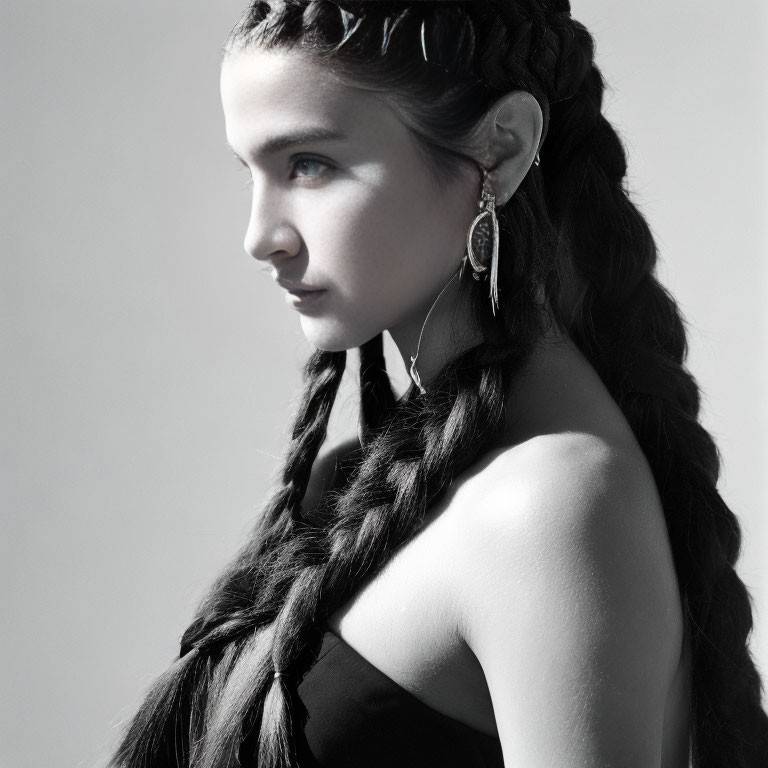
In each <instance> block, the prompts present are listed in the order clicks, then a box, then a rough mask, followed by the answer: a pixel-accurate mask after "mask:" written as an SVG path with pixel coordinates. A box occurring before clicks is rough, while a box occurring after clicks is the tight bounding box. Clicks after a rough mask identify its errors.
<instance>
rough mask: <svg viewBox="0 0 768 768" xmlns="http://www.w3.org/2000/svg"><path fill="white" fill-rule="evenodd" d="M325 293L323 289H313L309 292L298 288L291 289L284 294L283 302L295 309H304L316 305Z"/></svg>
mask: <svg viewBox="0 0 768 768" xmlns="http://www.w3.org/2000/svg"><path fill="white" fill-rule="evenodd" d="M326 293H327V291H326V290H325V289H314V290H311V291H307V290H303V289H300V288H293V289H290V290H288V291H287V292H286V294H285V300H286V302H288V303H289V304H291V305H293V306H294V307H296V308H297V309H304V308H305V307H311V306H313V305H314V304H316V303H317V302H318V301H319V300H320V299H321V298H322V297H323V296H324V295H325V294H326Z"/></svg>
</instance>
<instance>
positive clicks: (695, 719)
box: [111, 0, 768, 768]
mask: <svg viewBox="0 0 768 768" xmlns="http://www.w3.org/2000/svg"><path fill="white" fill-rule="evenodd" d="M422 30H423V32H424V37H423V40H424V43H425V45H424V47H422V46H421V45H420V44H419V40H420V35H421V34H422ZM249 46H262V47H264V48H285V49H291V48H295V47H301V49H302V52H303V53H305V54H307V55H310V56H313V57H315V58H316V59H317V60H318V61H321V62H324V63H326V64H327V65H328V66H329V67H330V68H331V69H332V71H333V72H334V74H336V75H337V76H338V77H339V78H340V79H342V80H344V79H347V80H348V81H349V82H353V83H354V84H355V85H357V86H358V87H364V88H369V89H371V90H377V91H379V92H381V93H382V94H385V95H386V97H387V98H388V99H389V100H390V102H391V105H392V107H393V109H395V110H396V111H397V113H398V114H399V116H400V117H401V118H402V120H403V122H404V124H405V125H406V126H407V127H408V128H409V129H410V130H411V132H412V134H413V136H414V138H415V140H416V142H417V145H418V146H419V147H420V148H421V149H423V151H424V157H425V160H426V161H427V163H428V164H429V167H430V168H431V169H432V170H433V171H434V172H435V173H436V174H437V175H440V174H447V175H450V174H451V173H452V172H453V171H454V170H455V168H456V167H457V164H459V163H461V162H464V158H465V157H466V154H467V148H468V147H470V146H472V142H473V128H474V127H475V126H476V125H477V124H478V122H479V120H480V118H481V117H482V116H483V114H484V113H485V111H486V110H487V109H488V108H489V107H490V105H491V104H493V103H494V101H495V100H497V99H498V98H499V97H501V96H503V95H504V94H506V93H508V92H510V91H512V90H526V91H528V92H529V93H531V94H532V95H533V96H534V97H535V98H536V100H537V101H538V103H539V104H540V106H541V109H542V113H543V116H544V134H545V140H544V144H543V149H542V157H543V161H542V163H541V165H540V166H536V167H533V168H532V169H531V171H530V173H529V174H528V175H527V176H526V178H525V179H524V180H523V182H522V183H521V185H520V187H519V189H518V190H517V192H516V193H515V195H514V196H513V197H512V199H511V200H510V201H509V202H508V203H507V204H506V205H505V206H504V207H503V208H502V209H501V210H500V211H499V212H498V215H499V224H500V266H499V286H500V293H501V296H502V299H501V308H500V311H499V312H497V313H496V315H495V316H494V315H492V314H491V312H490V308H489V307H488V301H487V295H483V286H482V284H481V283H475V282H474V281H468V285H467V288H466V290H470V291H474V296H473V301H474V313H475V316H476V319H477V321H478V323H479V325H480V327H481V329H482V332H483V338H484V341H483V343H481V344H479V345H478V346H476V347H474V348H472V349H470V350H468V351H466V352H464V353H462V354H461V355H459V356H458V357H456V358H455V359H453V360H451V361H450V362H449V363H448V364H447V365H446V366H445V367H444V368H443V370H442V371H441V372H440V373H439V374H438V376H437V378H436V380H435V381H434V382H433V384H432V386H431V387H430V390H429V391H428V392H427V393H426V394H424V395H422V396H420V397H412V396H406V397H405V398H403V399H401V400H400V401H397V400H396V399H395V396H394V394H393V392H392V388H391V386H390V383H389V377H388V376H387V373H386V366H385V362H384V356H383V350H382V340H381V335H378V336H376V337H375V338H373V339H371V340H370V341H368V342H367V343H366V344H364V345H363V346H362V347H361V350H360V352H361V354H360V361H361V365H360V396H361V410H362V413H361V421H362V423H363V436H364V440H363V441H362V445H361V447H360V449H359V450H356V451H354V452H353V453H351V454H350V455H349V456H348V457H346V458H345V459H344V461H343V462H342V464H341V465H340V466H339V471H338V473H337V480H336V482H335V483H334V484H333V487H331V488H329V489H327V490H326V492H325V493H324V495H323V496H322V497H321V498H320V500H319V502H318V503H317V504H316V505H315V506H314V507H313V508H311V509H306V508H304V507H303V505H302V502H303V499H304V496H305V493H306V490H307V484H308V480H309V476H310V472H311V470H312V467H313V464H314V462H315V459H316V458H317V455H318V452H319V449H320V447H321V445H322V443H323V441H324V439H325V436H326V428H327V424H328V418H329V415H330V411H331V408H332V406H333V403H334V399H335V396H336V392H337V390H338V387H339V384H340V381H341V377H342V374H343V372H344V369H345V365H346V356H345V353H343V352H323V351H317V352H315V353H314V354H313V355H312V356H311V357H310V359H309V361H308V363H307V365H306V369H305V391H304V394H303V398H302V401H301V406H300V407H299V409H298V413H297V415H296V417H295V421H294V424H293V429H292V431H291V439H290V442H289V445H288V448H287V452H286V456H285V460H284V464H283V469H282V475H281V479H280V483H279V485H278V487H277V489H276V491H275V492H274V494H273V496H272V498H271V499H270V500H269V501H268V503H267V504H266V506H265V509H264V510H263V512H262V513H261V515H260V517H259V520H258V523H257V526H256V528H255V529H254V531H253V533H252V535H251V536H250V538H249V540H248V542H247V543H246V544H245V546H244V547H243V548H242V550H241V551H240V552H239V553H238V555H237V556H236V557H235V559H234V560H233V561H232V563H231V564H230V565H229V566H228V567H227V568H226V569H225V570H224V572H223V573H222V574H221V575H220V577H219V578H218V579H217V581H216V582H215V583H214V585H213V586H212V587H211V589H210V591H209V593H208V595H207V596H206V597H205V599H204V600H203V602H202V604H201V605H200V607H199V609H198V611H197V613H196V615H195V617H194V619H193V621H192V622H191V624H190V626H189V627H188V628H187V630H186V632H185V633H184V635H183V638H182V645H181V652H180V655H179V658H178V660H177V661H176V662H175V663H174V664H173V665H172V666H171V667H170V668H169V669H168V670H167V671H166V672H165V673H164V674H163V675H162V676H161V677H160V678H159V679H158V680H157V681H156V683H155V684H154V686H153V687H152V689H151V690H150V692H149V693H148V695H147V697H146V699H145V701H144V703H143V705H142V707H141V708H140V710H139V712H138V713H137V714H136V715H135V717H134V719H133V720H132V722H131V723H130V725H129V727H128V730H127V732H126V734H125V736H124V738H123V741H122V743H121V744H120V746H119V747H118V750H117V752H116V754H115V755H114V757H113V759H112V763H111V764H112V765H113V766H124V767H125V768H138V767H139V766H146V767H151V768H155V767H158V766H165V765H174V766H194V768H222V767H223V766H237V765H239V764H240V760H241V758H242V759H243V760H245V759H247V755H246V753H250V752H254V753H255V754H256V755H257V764H258V765H259V766H260V767H261V768H288V767H289V766H292V765H295V757H296V756H295V754H294V743H295V739H294V736H293V729H294V727H295V724H294V723H293V722H292V719H291V706H290V702H291V691H292V690H293V688H294V687H295V684H296V681H297V680H298V679H300V677H301V675H302V673H303V672H304V671H305V670H306V666H307V664H308V663H309V662H310V660H311V658H312V652H313V650H314V649H316V647H317V644H318V642H319V640H320V637H321V627H322V624H323V622H324V619H325V618H326V617H327V616H329V615H330V614H331V613H332V612H333V611H334V609H336V608H338V607H340V606H342V605H343V604H344V603H345V602H346V601H347V600H348V599H349V598H350V597H351V596H352V594H353V593H354V592H355V591H356V590H357V589H358V588H359V587H360V586H361V584H362V583H363V581H365V580H366V579H368V578H369V577H371V576H372V575H374V574H375V573H376V572H377V571H378V570H379V569H381V567H382V566H383V565H384V564H385V563H386V562H387V561H388V559H389V558H390V557H391V556H392V555H393V553H394V552H395V551H396V550H397V549H398V548H399V547H401V546H402V545H403V544H405V543H406V542H407V541H409V540H410V539H411V538H412V537H413V536H414V535H415V534H416V533H417V532H418V531H419V529H420V527H421V526H422V524H423V522H424V520H425V517H426V513H427V511H428V510H429V509H430V508H431V507H432V506H433V505H434V504H435V503H436V502H437V501H438V500H439V499H440V498H441V497H442V496H443V495H444V494H445V492H446V490H447V489H448V486H449V485H450V483H451V482H452V480H453V479H454V478H455V477H456V476H457V475H459V474H460V473H461V472H462V471H464V470H465V469H467V468H468V467H469V466H470V465H471V464H472V463H473V462H475V461H476V460H477V459H478V458H479V457H480V456H482V455H483V454H484V453H486V452H487V451H488V450H490V449H491V448H492V447H493V446H494V444H495V441H497V440H498V439H499V438H500V436H501V428H502V424H503V423H504V415H505V407H506V402H505V400H506V397H507V393H508V392H509V391H510V385H511V384H512V383H513V382H514V380H515V375H516V373H517V372H518V371H519V370H520V368H521V366H522V365H523V364H524V363H525V361H526V360H527V358H528V356H529V354H530V352H531V350H532V348H533V346H534V344H535V343H536V341H537V339H538V338H539V337H540V336H541V334H542V333H543V332H544V330H546V328H545V320H544V319H543V318H544V317H545V313H544V312H543V305H544V302H543V301H542V296H543V297H544V299H545V302H546V305H547V307H549V308H550V311H551V314H552V315H553V316H554V321H555V322H556V323H557V324H558V325H559V326H560V327H561V328H562V329H563V330H564V331H565V332H567V333H568V334H569V335H570V337H571V338H572V339H573V341H574V342H575V343H576V345H577V346H578V347H579V349H580V350H581V351H582V352H583V354H584V355H585V356H586V357H587V359H588V360H589V361H590V363H591V364H592V366H593V367H594V369H595V370H596V371H597V373H598V374H599V376H600V377H601V379H602V381H603V382H604V384H605V385H606V387H607V388H608V390H609V391H610V393H611V395H612V396H613V398H614V399H615V400H616V402H617V403H618V405H619V406H620V408H621V410H622V412H623V414H624V416H625V418H626V419H627V421H628V423H629V425H630V426H631V428H632V430H633V432H634V434H635V436H636V438H637V440H638V442H639V444H640V446H641V447H642V449H643V451H644V453H645V456H646V457H647V459H648V462H649V464H650V466H651V468H652V470H653V475H654V478H655V481H656V484H657V487H658V490H659V494H660V497H661V501H662V506H663V509H664V514H665V518H666V523H667V529H668V533H669V539H670V543H671V548H672V553H673V557H674V562H675V568H676V573H677V577H678V583H679V586H680V596H681V601H682V604H683V607H684V614H685V627H686V634H687V636H688V640H689V642H690V647H691V654H692V664H691V708H692V725H691V744H692V757H693V765H694V766H695V768H710V767H713V768H714V766H717V767H718V768H719V767H720V766H723V765H729V766H734V767H736V768H756V767H757V766H758V765H762V764H764V760H765V756H766V755H768V717H766V714H765V712H764V711H763V709H762V707H761V685H760V679H759V676H758V673H757V671H756V668H755V665H754V663H753V661H752V658H751V656H750V652H749V649H748V644H747V639H748V636H749V633H750V631H751V626H752V618H751V609H750V603H749V596H748V593H747V591H746V588H745V586H744V584H743V583H742V582H741V581H740V579H739V578H738V576H737V574H736V572H735V570H734V564H735V562H736V559H737V557H738V553H739V544H740V532H739V526H738V523H737V521H736V519H735V517H734V515H733V513H732V512H731V511H730V510H729V509H728V507H727V506H726V504H725V503H724V501H723V499H722V498H721V497H720V495H719V493H718V491H717V489H716V483H717V479H718V472H719V460H718V453H717V449H716V447H715V445H714V443H713V441H712V439H711V437H710V436H709V434H708V433H707V432H706V431H705V430H704V429H703V427H702V426H701V424H700V423H699V420H698V416H699V390H698V387H697V385H696V383H695V381H694V380H693V378H692V377H691V375H690V373H689V372H688V371H687V370H686V368H685V366H684V360H685V356H686V337H685V330H684V326H683V321H682V319H681V317H680V314H679V311H678V309H677V307H676V305H675V303H674V301H673V299H672V298H671V296H670V295H669V294H668V293H667V292H666V291H665V289H664V288H663V287H662V286H661V285H660V284H659V282H658V281H657V279H656V277H655V276H654V269H655V263H656V247H655V244H654V241H653V238H652V235H651V232H650V230H649V227H648V225H647V223H646V221H645V220H644V218H643V217H642V215H641V214H640V213H639V212H638V210H637V209H636V208H635V207H634V205H633V204H632V203H631V201H630V200H629V197H628V195H627V193H626V190H625V188H624V177H625V175H626V170H627V167H626V158H625V153H624V150H623V147H622V144H621V142H620V139H619V137H618V136H617V135H616V133H615V131H614V130H613V128H612V127H611V125H610V124H609V123H608V121H607V120H606V119H605V117H604V116H603V114H602V111H601V107H602V96H603V79H602V76H601V74H600V72H599V70H598V69H597V67H596V66H595V64H594V55H593V54H594V50H593V40H592V38H591V36H590V35H589V33H588V32H587V30H586V29H585V28H584V27H583V26H582V25H581V24H579V23H578V22H576V21H574V20H573V19H572V18H571V16H570V7H569V3H568V2H567V0H482V1H481V0H476V1H475V2H469V1H468V0H467V1H466V2H442V3H441V2H427V1H424V2H413V3H411V4H404V3H403V2H389V1H388V0H381V1H379V0H376V1H375V2H374V1H373V0H368V1H367V2H363V0H279V1H278V0H255V2H253V3H252V4H251V6H250V7H249V8H248V9H247V10H246V12H245V13H244V15H243V17H242V18H241V19H240V21H239V23H238V24H237V25H236V27H235V28H234V29H233V31H232V33H231V35H230V38H229V40H228V41H227V44H226V46H225V52H230V51H235V50H239V49H244V48H248V47H249ZM427 51H428V53H429V55H426V52H427ZM761 758H762V759H761Z"/></svg>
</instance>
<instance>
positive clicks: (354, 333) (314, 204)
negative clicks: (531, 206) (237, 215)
mask: <svg viewBox="0 0 768 768" xmlns="http://www.w3.org/2000/svg"><path fill="white" fill-rule="evenodd" d="M221 97H222V105H223V109H224V118H225V125H226V133H227V140H228V141H229V143H230V145H231V146H232V148H233V149H234V151H235V153H236V154H237V155H238V156H239V157H240V158H241V160H242V161H243V162H244V163H245V164H246V165H247V167H248V169H249V170H250V174H251V179H252V189H253V192H252V205H251V212H250V217H249V220H248V226H247V231H246V235H245V243H244V246H245V250H246V252H247V253H249V254H250V255H251V256H253V257H254V258H256V259H259V260H260V261H263V262H265V263H267V264H269V265H270V267H271V271H272V273H273V276H274V277H275V279H276V280H279V281H280V283H279V285H277V286H275V290H286V289H287V288H296V289H309V290H315V291H316V292H315V293H307V294H304V295H303V296H302V294H300V293H299V294H298V295H297V294H295V293H286V300H287V301H288V303H289V304H290V305H292V306H293V307H294V309H295V310H296V311H298V312H299V314H300V318H301V325H302V329H303V332H304V334H305V336H306V337H307V339H308V341H309V342H310V343H311V344H313V345H314V346H315V347H317V348H319V349H324V350H329V351H339V350H342V349H350V348H352V347H355V346H359V345H360V344H362V343H364V342H365V341H367V340H368V339H370V338H372V337H373V336H375V335H376V334H377V333H380V332H381V331H383V330H387V329H388V330H392V329H396V328H397V327H398V326H401V325H402V324H410V323H414V322H418V323H419V324H420V323H421V322H423V320H424V317H425V314H426V312H427V310H428V309H429V307H430V305H431V303H432V302H433V301H434V299H435V296H436V295H437V294H438V293H439V291H440V290H441V288H442V287H443V286H444V285H445V284H446V282H447V281H448V280H450V278H451V275H452V274H453V273H454V272H455V271H456V270H457V269H458V267H459V265H460V263H461V257H462V255H463V253H464V244H465V238H466V231H467V228H468V227H469V224H470V222H471V221H472V218H473V217H474V215H475V204H476V203H475V199H476V196H477V191H478V184H479V176H478V175H477V173H476V172H475V173H474V174H473V172H472V171H473V169H471V167H468V170H467V172H466V173H463V172H462V174H461V175H460V176H457V180H456V182H455V183H451V184H449V185H443V186H438V183H437V182H436V181H435V179H434V178H433V176H432V175H431V174H430V172H429V169H428V168H427V166H426V163H425V161H424V159H423V157H422V155H421V154H420V152H419V149H418V147H417V145H416V142H415V139H414V138H413V137H412V135H411V134H410V133H409V131H408V130H407V128H406V127H405V125H404V124H403V123H402V121H401V120H400V119H399V118H398V117H397V115H396V114H395V112H394V111H393V110H392V109H391V108H390V107H389V106H388V105H387V104H386V103H385V102H384V101H383V100H381V99H380V98H377V97H376V96H375V95H373V94H371V93H369V92H366V91H363V90H360V89H357V88H352V87H351V86H349V85H345V84H343V83H341V82H339V81H338V80H336V79H335V78H333V77H332V76H331V75H330V74H329V73H328V72H327V71H326V70H324V69H323V68H322V66H321V65H320V64H318V63H316V62H314V61H312V60H309V59H307V58H304V57H302V56H301V55H300V54H297V53H296V52H294V51H275V50H272V51H267V50H261V49H252V50H247V51H241V52H236V53H231V54H229V55H228V56H227V57H226V58H225V60H224V63H223V65H222V72H221ZM280 286H283V287H280Z"/></svg>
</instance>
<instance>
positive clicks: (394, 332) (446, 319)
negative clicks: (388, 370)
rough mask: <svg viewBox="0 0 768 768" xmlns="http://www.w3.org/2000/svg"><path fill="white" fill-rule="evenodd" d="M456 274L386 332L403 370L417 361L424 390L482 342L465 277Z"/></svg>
mask: <svg viewBox="0 0 768 768" xmlns="http://www.w3.org/2000/svg"><path fill="white" fill-rule="evenodd" d="M457 271H458V270H457ZM457 271H455V272H453V273H452V275H451V276H450V277H449V278H448V279H447V280H446V283H445V285H444V287H443V289H442V293H438V294H436V295H435V297H434V298H430V300H429V303H426V304H425V305H423V306H420V307H419V308H418V309H417V310H416V311H414V312H413V313H411V315H409V316H408V317H406V318H404V319H403V320H402V321H401V322H400V323H398V324H397V325H396V326H393V327H392V328H390V329H389V333H390V335H391V336H392V340H393V341H394V342H395V344H396V345H397V348H398V351H399V352H400V356H401V357H402V359H403V364H404V365H405V367H406V369H407V370H410V369H411V358H412V357H416V358H417V359H416V364H415V367H416V370H417V371H418V375H419V377H420V379H421V385H422V386H423V387H424V388H425V389H429V384H430V382H432V381H433V380H434V378H435V377H436V376H437V374H438V373H439V372H440V371H441V370H442V369H443V368H444V367H445V365H446V364H447V363H449V362H450V361H451V360H452V359H454V358H455V357H457V356H458V355H460V354H461V353H462V352H464V351H466V350H467V349H469V348H470V347H473V346H476V345H477V344H479V343H481V342H482V340H483V337H482V333H481V331H480V329H479V328H478V327H477V323H476V322H475V318H474V314H473V312H472V301H471V294H470V291H469V290H468V289H467V285H466V281H467V279H468V278H467V275H466V273H465V274H464V276H463V277H462V278H461V279H460V278H459V276H458V274H457ZM425 321H426V322H425ZM419 339H421V343H419ZM417 353H418V356H417Z"/></svg>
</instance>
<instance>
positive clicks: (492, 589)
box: [460, 441, 681, 768]
mask: <svg viewBox="0 0 768 768" xmlns="http://www.w3.org/2000/svg"><path fill="white" fill-rule="evenodd" d="M583 448H584V446H583V445H581V446H579V443H578V441H576V442H575V443H574V444H572V445H570V446H566V448H565V450H564V451H563V450H560V449H558V450H555V451H554V452H550V453H544V455H543V456H542V455H537V456H536V457H535V459H534V460H533V461H532V462H531V464H530V466H525V462H524V466H523V467H522V468H523V469H525V470H526V471H525V472H522V473H521V472H518V471H517V470H515V471H514V472H513V473H511V475H510V480H509V482H508V483H502V484H501V485H500V486H498V488H499V491H500V492H496V493H494V494H493V498H492V499H490V500H488V501H487V502H486V503H484V505H483V508H482V510H478V513H477V514H476V515H474V516H473V517H472V521H471V522H472V529H471V532H469V533H468V535H467V537H466V543H465V545H464V549H463V552H464V555H463V557H464V558H465V559H464V562H463V565H464V567H462V568H461V573H462V588H461V589H462V593H461V597H460V605H461V609H460V610H461V616H462V625H463V631H464V634H465V639H466V641H467V643H468V644H469V645H470V647H471V648H472V650H473V651H474V653H475V655H476V656H477V658H478V660H479V661H480V664H481V665H482V667H483V670H484V673H485V676H486V681H487V683H488V688H489V691H490V694H491V700H492V703H493V708H494V713H495V717H496V723H497V727H498V731H499V737H500V739H501V743H502V748H503V751H504V759H505V763H506V764H507V765H510V766H514V765H525V766H528V767H529V768H538V766H541V767H542V768H544V767H546V768H555V766H622V767H623V768H646V766H648V767H650V766H654V765H655V766H658V765H659V760H660V748H661V732H662V728H663V717H664V702H665V697H666V693H667V688H668V686H669V681H670V679H671V676H672V674H673V672H674V668H675V665H676V662H677V658H678V654H679V648H680V642H681V617H680V614H679V602H678V600H677V587H676V582H675V578H674V570H673V566H672V563H671V560H670V557H669V550H668V546H667V545H666V538H665V536H666V532H665V527H664V524H663V519H662V518H661V517H660V511H659V508H658V501H657V500H656V497H655V494H649V493H648V480H647V475H644V474H643V471H642V468H639V467H638V466H637V465H636V463H635V464H633V463H632V462H630V461H627V460H626V459H622V458H620V457H619V458H617V457H616V456H615V455H609V454H608V453H606V452H602V453H601V452H600V451H599V450H598V451H596V452H595V451H591V450H587V451H586V452H583V451H582V449H583Z"/></svg>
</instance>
